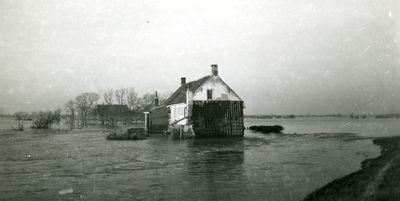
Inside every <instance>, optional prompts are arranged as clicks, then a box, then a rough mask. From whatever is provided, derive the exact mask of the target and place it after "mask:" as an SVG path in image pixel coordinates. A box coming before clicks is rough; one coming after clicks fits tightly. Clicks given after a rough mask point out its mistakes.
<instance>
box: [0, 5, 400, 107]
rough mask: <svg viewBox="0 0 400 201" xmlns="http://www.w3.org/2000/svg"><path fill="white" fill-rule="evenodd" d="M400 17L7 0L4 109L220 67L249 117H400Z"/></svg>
mask: <svg viewBox="0 0 400 201" xmlns="http://www.w3.org/2000/svg"><path fill="white" fill-rule="evenodd" d="M399 12H400V3H399V1H398V0H379V1H378V0H376V1H372V0H301V1H300V0H299V1H288V0H287V1H285V0H268V1H265V0H259V1H243V0H237V1H235V0H227V1H218V0H201V1H188V0H183V1H162V0H160V1H157V0H154V1H131V0H126V1H122V0H120V1H116V0H112V1H105V0H85V1H81V0H76V1H75V0H68V1H54V0H34V1H29V0H25V1H23V0H10V1H7V0H3V1H1V2H0V25H1V26H0V108H2V110H4V111H5V112H8V113H13V112H16V111H28V112H31V111H39V110H53V109H56V108H57V107H62V108H63V107H64V104H65V103H66V102H67V101H68V100H71V99H75V97H76V96H77V95H79V94H82V93H85V92H94V93H99V94H100V95H101V96H103V93H104V92H105V91H106V90H108V89H114V90H115V89H119V88H130V87H135V89H136V91H137V92H138V93H139V96H142V95H143V94H145V93H154V92H155V91H158V93H171V92H173V91H175V90H176V89H177V88H178V87H179V85H180V78H181V77H186V79H187V81H192V80H196V79H199V78H201V77H203V76H205V75H208V74H210V73H211V67H210V65H211V64H218V66H219V75H220V77H221V78H222V79H223V80H224V81H225V82H226V83H227V84H228V85H229V86H230V87H231V88H232V89H233V90H234V91H235V92H236V93H237V94H238V95H239V96H240V97H241V98H242V99H243V100H244V101H245V105H246V109H245V114H271V113H275V114H307V113H311V114H327V113H342V114H350V113H353V112H354V113H371V112H372V113H390V112H400V13H399ZM102 102H103V98H101V99H100V101H99V103H102Z"/></svg>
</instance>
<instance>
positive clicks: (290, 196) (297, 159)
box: [0, 119, 398, 200]
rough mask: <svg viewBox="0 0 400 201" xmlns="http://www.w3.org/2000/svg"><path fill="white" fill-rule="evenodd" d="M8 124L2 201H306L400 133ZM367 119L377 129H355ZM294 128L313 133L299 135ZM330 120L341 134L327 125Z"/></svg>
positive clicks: (292, 124) (1, 152)
mask: <svg viewBox="0 0 400 201" xmlns="http://www.w3.org/2000/svg"><path fill="white" fill-rule="evenodd" d="M260 121H264V122H260ZM9 123H10V122H9V121H5V120H2V121H1V123H0V125H1V126H0V140H1V148H0V178H1V180H0V200H4V199H12V200H27V199H29V200H50V199H51V200H54V199H86V200H110V199H113V200H245V199H251V200H302V199H304V198H305V197H306V196H307V195H308V194H310V193H312V192H313V191H314V190H316V189H317V188H321V187H323V186H324V185H326V184H328V183H329V182H331V181H333V180H335V179H339V178H341V177H344V176H346V175H348V174H350V173H352V172H355V171H357V170H360V168H361V162H362V161H364V160H365V159H367V158H375V157H377V156H379V154H380V148H379V147H378V146H376V145H374V144H373V142H372V138H374V137H375V135H379V133H378V132H379V129H380V128H381V129H384V130H386V132H388V133H387V134H386V135H389V136H393V135H395V133H392V130H396V129H397V128H394V127H395V125H397V123H398V122H396V121H381V122H378V125H379V126H380V128H375V127H374V125H375V124H377V122H375V121H373V122H367V121H365V122H362V121H360V122H352V123H350V124H348V122H347V121H346V120H343V121H342V122H341V120H330V121H315V120H307V121H305V120H302V121H299V120H297V121H295V120H282V121H281V122H269V121H267V120H251V119H250V120H245V125H246V126H250V125H259V124H264V125H276V124H279V125H283V126H284V127H285V128H287V129H285V130H284V133H283V134H268V135H265V134H261V133H254V132H251V131H249V130H246V131H245V137H244V139H191V140H182V141H181V140H171V139H170V138H169V136H168V135H151V136H150V137H149V138H148V139H147V140H142V141H107V140H106V139H105V137H106V136H107V134H108V132H107V131H110V130H112V129H111V128H110V127H106V126H88V127H84V128H82V129H72V130H69V129H66V127H63V126H55V127H53V128H51V129H47V130H35V129H29V128H28V127H29V125H26V126H25V128H26V129H25V131H12V130H10V128H11V127H10V126H9ZM356 123H357V124H358V125H357V124H356ZM343 125H347V126H353V125H355V126H354V128H352V129H353V131H354V132H340V131H341V130H343V129H344V128H346V127H347V126H346V127H343V128H341V129H339V128H340V127H341V126H343ZM128 126H129V125H128ZM307 126H308V127H307ZM369 126H371V128H372V129H370V130H373V133H372V134H371V133H366V132H360V133H358V132H359V130H355V129H360V130H362V131H363V130H368V129H364V128H368V127H369ZM296 127H298V128H297V130H301V131H302V133H306V134H301V135H300V134H297V135H294V134H293V133H294V132H293V133H291V130H296ZM316 127H317V128H318V129H316ZM324 127H325V128H326V129H327V131H330V130H332V129H334V128H335V127H336V129H339V132H336V133H335V132H331V133H328V132H322V131H323V128H324ZM118 129H120V130H123V129H124V127H119V128H118ZM347 129H349V130H352V129H350V128H349V127H347ZM313 130H317V132H310V131H313ZM346 131H348V130H346ZM298 133H300V132H298Z"/></svg>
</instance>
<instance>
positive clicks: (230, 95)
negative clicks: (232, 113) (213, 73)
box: [193, 77, 241, 101]
mask: <svg viewBox="0 0 400 201" xmlns="http://www.w3.org/2000/svg"><path fill="white" fill-rule="evenodd" d="M208 89H212V90H213V95H212V97H213V100H230V101H241V99H240V98H239V97H238V96H237V95H236V94H235V92H233V91H232V90H230V89H229V87H228V86H227V85H226V84H225V83H224V82H223V81H222V80H221V78H219V77H212V78H211V79H209V80H207V81H206V82H204V83H203V85H201V86H200V87H199V88H198V89H197V90H196V91H195V92H194V94H193V100H207V90H208Z"/></svg>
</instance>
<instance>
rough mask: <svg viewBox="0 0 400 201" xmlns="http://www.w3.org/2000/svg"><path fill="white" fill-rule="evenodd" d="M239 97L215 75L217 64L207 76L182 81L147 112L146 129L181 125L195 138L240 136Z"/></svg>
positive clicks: (241, 127) (241, 128)
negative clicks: (164, 98)
mask: <svg viewBox="0 0 400 201" xmlns="http://www.w3.org/2000/svg"><path fill="white" fill-rule="evenodd" d="M243 108H244V105H243V100H242V99H241V98H240V97H239V96H238V95H237V94H236V93H235V92H234V91H233V90H232V89H231V88H230V87H229V86H228V85H227V84H226V83H225V82H224V81H223V80H222V79H221V78H220V77H219V75H218V66H217V65H211V75H208V76H205V77H203V78H200V79H198V80H195V81H192V82H188V83H186V78H181V86H180V87H179V88H178V89H177V90H176V91H175V92H174V93H173V94H172V95H171V97H169V98H168V99H167V100H166V101H165V103H164V105H162V106H159V107H157V108H155V109H153V110H152V111H150V113H149V129H150V131H152V130H153V129H155V128H158V129H159V128H164V129H167V128H168V125H169V126H171V125H181V126H184V127H185V129H184V130H191V131H193V132H194V135H195V136H196V137H228V136H232V137H233V136H243V134H244V130H243V128H244V126H243Z"/></svg>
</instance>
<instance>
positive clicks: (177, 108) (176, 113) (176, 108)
mask: <svg viewBox="0 0 400 201" xmlns="http://www.w3.org/2000/svg"><path fill="white" fill-rule="evenodd" d="M168 107H169V108H171V118H170V123H174V122H175V121H177V120H180V119H182V118H184V117H185V112H186V111H185V108H186V104H176V105H171V106H168ZM177 124H179V125H186V119H184V120H182V121H180V122H178V123H177Z"/></svg>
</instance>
